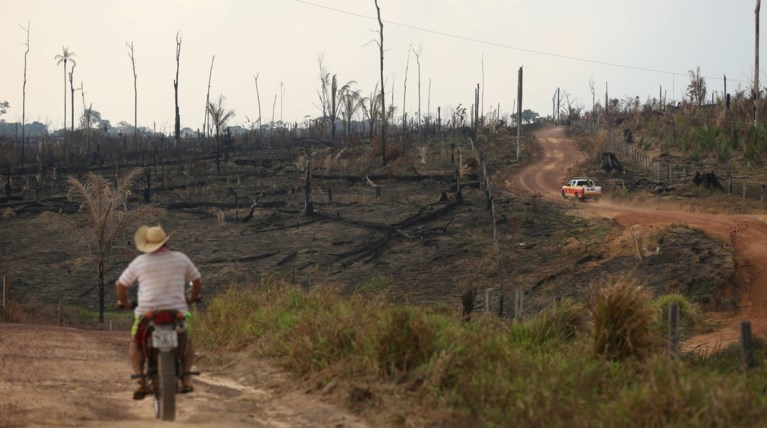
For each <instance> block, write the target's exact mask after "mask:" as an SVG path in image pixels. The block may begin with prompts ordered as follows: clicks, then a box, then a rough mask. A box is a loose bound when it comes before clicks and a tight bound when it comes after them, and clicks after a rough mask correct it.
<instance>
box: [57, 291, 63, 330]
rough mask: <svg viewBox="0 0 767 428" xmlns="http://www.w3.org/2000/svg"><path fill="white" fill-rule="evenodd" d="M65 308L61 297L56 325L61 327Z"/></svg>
mask: <svg viewBox="0 0 767 428" xmlns="http://www.w3.org/2000/svg"><path fill="white" fill-rule="evenodd" d="M63 308H64V305H63V303H62V301H61V297H59V304H58V306H57V308H56V325H58V326H59V327H61V318H62V315H63Z"/></svg>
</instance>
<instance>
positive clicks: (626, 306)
mask: <svg viewBox="0 0 767 428" xmlns="http://www.w3.org/2000/svg"><path fill="white" fill-rule="evenodd" d="M650 301H651V295H650V293H649V291H647V290H646V289H644V288H642V287H641V286H640V285H639V284H638V283H637V281H636V279H634V278H632V277H630V276H618V277H615V278H611V279H608V280H606V281H602V282H600V283H597V284H594V285H593V286H592V288H591V303H590V304H591V307H590V314H591V337H592V339H593V350H594V353H595V355H597V356H601V357H604V358H607V359H608V360H618V361H622V360H625V359H628V358H632V357H633V358H642V357H645V356H647V355H648V354H650V353H651V352H652V351H654V350H655V349H656V348H657V347H658V345H659V344H660V343H659V337H658V335H657V334H656V331H655V330H654V328H653V327H654V326H655V325H656V324H655V323H656V319H657V312H656V309H655V308H654V307H652V305H650Z"/></svg>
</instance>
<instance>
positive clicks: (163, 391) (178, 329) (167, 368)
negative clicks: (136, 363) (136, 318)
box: [131, 302, 200, 421]
mask: <svg viewBox="0 0 767 428" xmlns="http://www.w3.org/2000/svg"><path fill="white" fill-rule="evenodd" d="M131 306H132V307H133V308H135V307H136V302H132V304H131ZM140 322H141V323H142V324H143V328H139V331H138V333H137V334H140V335H141V337H140V338H139V340H138V342H139V346H140V347H141V352H142V354H143V356H144V367H143V373H142V374H140V375H131V379H136V378H143V379H144V381H145V384H146V388H147V392H148V393H149V394H152V395H153V396H154V411H155V416H156V417H157V418H158V419H162V420H163V421H173V420H175V418H176V392H178V388H179V385H180V384H181V382H182V380H183V378H184V376H187V375H192V376H199V374H200V372H199V371H194V372H185V371H184V367H185V357H186V346H187V336H188V335H187V329H186V317H185V314H184V312H182V311H177V310H175V309H160V310H154V311H151V312H147V313H145V314H144V315H143V317H142V320H141V321H140Z"/></svg>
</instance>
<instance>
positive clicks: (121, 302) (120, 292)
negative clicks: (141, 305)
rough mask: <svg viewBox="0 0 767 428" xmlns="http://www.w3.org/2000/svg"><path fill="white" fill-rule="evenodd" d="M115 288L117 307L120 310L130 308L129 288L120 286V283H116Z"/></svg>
mask: <svg viewBox="0 0 767 428" xmlns="http://www.w3.org/2000/svg"><path fill="white" fill-rule="evenodd" d="M115 287H116V289H117V305H116V306H117V307H118V308H129V307H130V303H128V287H126V286H125V285H122V284H120V281H119V280H118V281H115Z"/></svg>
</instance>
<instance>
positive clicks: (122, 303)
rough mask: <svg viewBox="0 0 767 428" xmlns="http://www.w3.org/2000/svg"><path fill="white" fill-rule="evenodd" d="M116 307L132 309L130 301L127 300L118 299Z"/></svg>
mask: <svg viewBox="0 0 767 428" xmlns="http://www.w3.org/2000/svg"><path fill="white" fill-rule="evenodd" d="M114 308H115V309H130V303H128V301H127V300H118V301H117V302H115V305H114Z"/></svg>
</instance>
